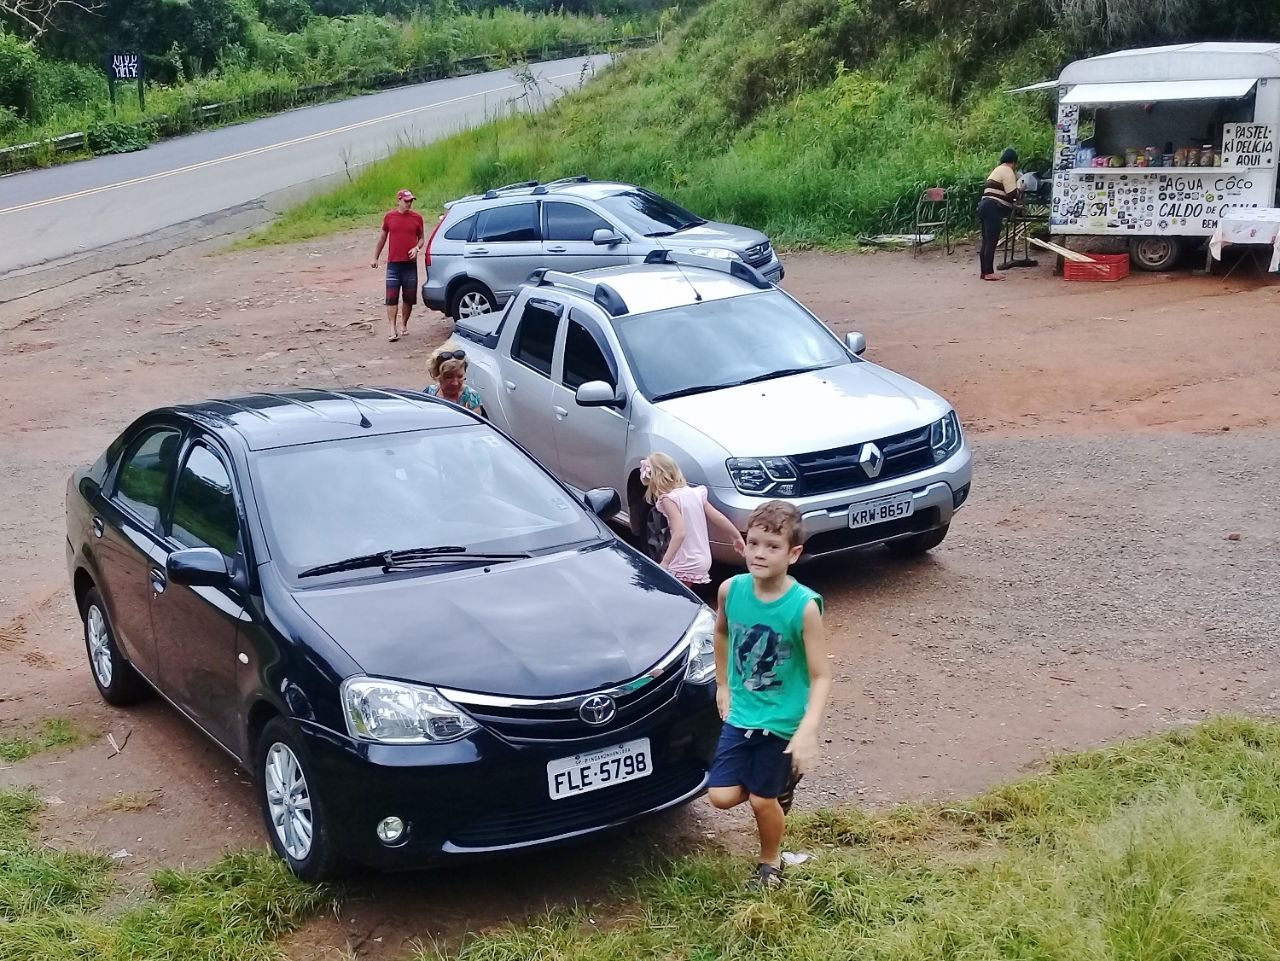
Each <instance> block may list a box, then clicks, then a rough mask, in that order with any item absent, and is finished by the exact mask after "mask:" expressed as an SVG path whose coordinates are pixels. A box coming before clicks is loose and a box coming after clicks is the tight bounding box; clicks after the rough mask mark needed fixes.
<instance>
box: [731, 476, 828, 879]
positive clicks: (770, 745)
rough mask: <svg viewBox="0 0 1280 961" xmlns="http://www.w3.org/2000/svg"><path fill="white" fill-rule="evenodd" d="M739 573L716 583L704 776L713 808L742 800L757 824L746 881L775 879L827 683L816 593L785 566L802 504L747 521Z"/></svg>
mask: <svg viewBox="0 0 1280 961" xmlns="http://www.w3.org/2000/svg"><path fill="white" fill-rule="evenodd" d="M746 541H747V549H746V553H745V555H744V556H745V558H746V562H747V571H748V573H746V574H739V575H738V576H737V577H733V578H730V579H729V580H727V581H725V582H724V583H723V584H721V585H720V603H719V611H718V613H717V616H716V638H715V645H716V702H717V705H718V706H719V708H720V717H721V718H722V719H723V720H724V722H725V723H724V727H723V728H722V730H721V732H720V743H719V745H718V746H717V747H716V756H715V760H714V761H713V762H712V764H711V772H710V774H709V775H708V785H709V789H708V792H707V794H708V797H709V798H710V800H711V803H712V804H714V805H715V806H716V807H718V808H721V809H724V808H731V807H736V806H737V805H739V804H741V803H742V802H743V801H747V802H750V804H751V811H752V813H753V814H755V818H756V828H757V830H758V831H759V832H760V863H759V865H758V866H757V868H756V877H755V881H754V883H756V884H758V885H760V886H762V887H773V886H776V885H778V884H781V883H782V832H783V823H784V821H783V816H784V815H785V814H786V812H787V811H788V810H789V809H790V807H791V800H792V794H793V792H794V790H795V785H796V782H797V781H799V780H800V777H801V775H803V774H804V772H805V771H806V770H807V769H808V767H809V766H810V765H811V764H812V763H813V761H814V760H815V759H816V757H817V754H818V724H819V723H820V722H821V720H822V713H823V711H824V710H825V708H826V704H827V695H828V694H829V693H830V691H831V668H830V666H829V664H828V662H827V640H826V633H825V630H824V628H823V625H822V598H821V597H820V596H818V595H817V594H816V593H814V592H813V591H811V590H809V588H807V587H804V586H803V585H801V584H799V583H797V582H796V580H795V578H793V577H791V576H790V575H789V574H788V573H787V571H788V569H789V568H790V566H791V565H792V564H794V563H795V562H796V561H797V560H799V559H800V553H801V551H802V550H803V547H802V545H803V543H804V535H803V532H802V530H801V523H800V512H799V511H797V510H796V509H795V508H794V507H793V506H792V505H790V504H787V503H785V502H783V501H769V502H768V503H766V504H763V505H761V506H760V507H758V508H756V510H755V511H754V512H752V514H751V518H750V520H748V522H747V534H746Z"/></svg>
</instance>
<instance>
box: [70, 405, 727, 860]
mask: <svg viewBox="0 0 1280 961" xmlns="http://www.w3.org/2000/svg"><path fill="white" fill-rule="evenodd" d="M617 507H618V496H617V494H616V493H615V492H613V491H607V490H605V491H591V492H589V493H587V494H586V495H585V496H584V497H581V498H580V497H578V496H577V495H575V494H574V492H573V491H571V490H570V489H569V488H567V487H565V486H564V485H562V484H561V483H560V482H559V481H558V480H556V479H555V478H554V477H553V476H552V475H550V474H549V473H548V472H547V471H546V470H545V469H544V468H543V467H541V466H540V465H539V464H538V463H537V462H536V461H535V460H533V459H532V458H531V457H530V456H529V455H528V454H526V453H525V452H524V451H523V450H522V449H521V448H520V447H518V446H517V445H516V444H515V443H514V442H512V441H511V440H510V439H508V438H507V437H506V436H505V435H504V434H502V433H501V432H499V431H498V430H496V429H495V428H494V427H492V426H491V425H489V424H487V423H486V422H484V421H483V420H480V419H479V418H477V417H475V416H474V415H472V414H470V413H468V412H467V411H464V410H462V409H461V408H458V407H455V406H453V405H451V404H448V403H447V402H445V401H443V400H439V399H436V398H433V397H427V396H425V395H422V394H417V393H411V392H406V391H387V390H375V389H364V388H362V389H357V390H348V391H321V390H300V391H293V392H289V393H279V394H256V395H251V396H245V397H239V398H235V399H231V400H213V401H208V402H205V403H200V404H192V405H188V406H179V407H170V408H164V409H161V410H156V411H153V412H152V413H149V414H147V415H145V416H144V417H142V418H140V419H138V420H137V421H135V422H134V423H133V424H132V425H131V426H130V427H129V428H128V430H126V431H125V432H124V433H123V434H121V435H120V437H119V438H118V439H117V440H116V441H115V442H114V443H112V444H111V446H110V447H108V448H107V450H106V452H105V453H104V454H103V455H102V456H101V457H100V458H99V459H98V460H97V462H96V463H95V464H93V466H91V467H88V468H86V469H84V470H80V471H77V472H76V473H75V474H74V475H72V477H71V479H70V482H69V484H68V488H67V562H68V567H69V570H70V574H71V578H72V582H73V584H74V587H75V598H76V603H77V604H78V605H79V610H80V613H81V615H82V616H83V619H84V628H85V643H86V647H87V650H88V655H89V665H90V668H91V671H92V674H93V679H94V681H95V683H96V684H97V686H98V689H99V691H100V692H101V694H102V696H103V698H105V699H106V700H107V701H108V702H109V703H111V704H118V705H120V704H127V703H129V702H130V701H133V700H135V699H136V698H138V697H140V696H141V695H143V694H144V693H145V692H146V691H148V690H149V689H155V690H156V691H158V692H159V693H160V694H161V695H162V696H163V697H164V698H165V699H166V700H168V701H170V702H171V703H172V704H173V705H174V706H175V707H176V708H177V709H178V710H179V711H181V712H182V713H183V714H185V715H186V716H187V717H188V718H190V719H191V721H193V722H194V723H195V724H196V725H197V726H199V727H200V728H201V730H203V731H204V732H205V733H206V734H207V735H208V736H209V737H211V738H213V739H214V740H215V741H216V742H217V743H218V744H220V745H221V746H222V747H223V748H224V749H226V751H227V752H228V753H230V754H231V755H232V756H233V757H234V758H235V759H236V760H237V761H239V762H240V763H241V764H243V765H244V766H245V767H246V768H247V769H248V770H249V771H250V772H251V773H252V775H253V777H254V780H255V781H256V783H257V785H258V796H259V800H260V802H261V805H262V811H263V815H264V817H265V821H266V827H267V834H268V836H269V837H270V839H271V843H272V845H273V846H274V847H275V849H276V851H277V852H278V853H279V854H280V856H281V857H282V858H284V859H285V860H286V861H287V862H288V863H289V866H290V867H291V868H292V869H293V871H294V872H295V873H296V874H298V875H299V876H300V877H303V878H306V879H311V880H314V879H319V878H323V877H327V876H331V875H333V874H334V873H336V872H337V871H338V870H340V868H341V867H342V866H343V865H344V864H345V863H348V862H359V863H364V864H369V865H374V866H379V867H409V866H416V865H419V864H423V863H426V862H429V861H432V860H438V859H442V858H446V857H448V856H450V855H467V854H478V853H488V852H502V851H509V850H513V849H517V848H522V847H526V846H531V845H538V844H545V843H550V842H555V841H561V840H565V839H568V838H573V837H577V836H580V835H584V834H588V833H591V832H593V831H599V830H602V829H604V828H607V827H611V826H613V825H617V824H621V823H623V822H625V821H629V820H632V819H634V818H637V817H640V816H641V815H644V814H648V813H651V812H654V811H659V810H662V809H664V808H669V807H673V806H675V805H678V804H682V803H684V802H687V801H689V800H691V799H693V798H695V797H697V796H698V795H699V794H700V793H701V792H702V791H703V789H704V787H705V784H706V772H707V766H708V762H709V760H710V757H711V753H712V751H713V749H714V746H715V739H716V736H717V734H718V730H719V718H718V716H717V714H716V709H715V690H714V688H715V664H714V655H713V651H712V643H713V642H712V634H713V628H714V619H713V616H712V614H711V612H710V611H709V610H707V609H706V608H705V607H703V606H702V605H701V604H699V602H698V601H697V599H696V598H694V597H693V596H692V595H691V594H690V593H689V592H688V591H686V590H685V589H684V588H683V587H682V586H681V585H680V584H679V583H677V582H676V581H675V580H674V579H672V578H671V577H670V576H668V575H667V574H666V573H665V572H664V571H662V570H661V569H660V568H658V567H656V566H655V565H654V564H652V563H651V562H650V561H648V560H647V559H646V558H644V557H643V556H642V555H640V554H639V553H638V552H636V551H634V550H632V549H631V548H630V547H628V546H627V545H625V544H623V543H622V542H620V541H619V540H618V539H617V538H616V537H615V536H614V535H613V534H612V532H611V531H610V530H609V528H608V527H607V526H606V525H605V523H604V522H603V520H602V519H601V518H602V517H605V516H608V515H609V514H610V513H611V512H612V511H614V510H616V509H617Z"/></svg>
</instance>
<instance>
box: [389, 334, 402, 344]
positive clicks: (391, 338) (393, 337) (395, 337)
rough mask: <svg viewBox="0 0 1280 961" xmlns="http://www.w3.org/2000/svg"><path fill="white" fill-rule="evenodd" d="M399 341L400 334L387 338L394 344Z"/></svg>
mask: <svg viewBox="0 0 1280 961" xmlns="http://www.w3.org/2000/svg"><path fill="white" fill-rule="evenodd" d="M399 339H400V335H399V334H392V335H391V336H390V337H388V338H387V340H389V341H391V343H393V344H394V343H395V342H396V341H397V340H399Z"/></svg>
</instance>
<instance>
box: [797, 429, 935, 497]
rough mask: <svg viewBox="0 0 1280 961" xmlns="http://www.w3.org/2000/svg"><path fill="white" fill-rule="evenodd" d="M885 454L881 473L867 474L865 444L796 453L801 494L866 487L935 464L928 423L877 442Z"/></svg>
mask: <svg viewBox="0 0 1280 961" xmlns="http://www.w3.org/2000/svg"><path fill="white" fill-rule="evenodd" d="M875 445H876V446H877V447H879V448H880V453H881V454H883V455H884V464H883V466H882V467H881V468H880V473H879V474H877V475H876V476H875V477H868V476H867V472H866V471H865V470H863V469H862V465H861V464H859V463H858V457H859V455H860V454H861V453H862V446H863V445H862V444H851V445H850V446H848V447H837V448H835V449H834V450H824V451H817V452H816V453H812V454H795V455H793V456H792V457H791V462H792V463H793V464H795V466H796V471H797V472H798V473H799V482H800V483H799V492H798V493H799V494H800V495H801V496H803V495H806V494H827V493H830V492H831V491H839V490H848V489H850V488H853V487H865V486H866V485H867V484H878V483H880V482H881V481H886V480H894V479H895V478H898V477H906V476H907V475H908V474H914V473H916V472H917V471H922V470H925V469H926V468H929V467H932V466H933V449H932V448H931V447H930V446H929V427H928V426H927V425H926V426H925V427H921V428H919V429H918V430H912V431H907V432H906V433H905V434H894V435H893V436H892V437H885V438H882V439H880V440H877V441H876V442H875Z"/></svg>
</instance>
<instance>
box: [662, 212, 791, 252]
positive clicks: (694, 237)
mask: <svg viewBox="0 0 1280 961" xmlns="http://www.w3.org/2000/svg"><path fill="white" fill-rule="evenodd" d="M653 239H654V240H658V241H661V242H662V244H663V245H664V246H666V247H672V248H675V249H680V248H683V247H726V248H728V249H730V250H736V251H737V252H739V253H741V252H742V251H744V250H746V249H747V248H748V247H755V246H757V245H759V244H763V243H767V242H768V240H769V238H768V236H766V235H765V234H762V233H761V232H760V231H758V230H752V229H751V228H750V227H738V226H736V225H734V224H718V223H716V222H715V221H713V220H708V221H707V222H706V223H705V224H699V225H698V226H697V227H690V228H689V229H688V230H681V231H680V232H679V233H674V234H672V235H671V236H670V237H655V238H653Z"/></svg>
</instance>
